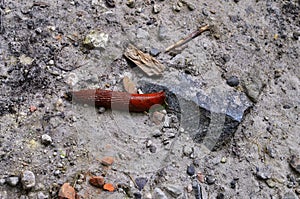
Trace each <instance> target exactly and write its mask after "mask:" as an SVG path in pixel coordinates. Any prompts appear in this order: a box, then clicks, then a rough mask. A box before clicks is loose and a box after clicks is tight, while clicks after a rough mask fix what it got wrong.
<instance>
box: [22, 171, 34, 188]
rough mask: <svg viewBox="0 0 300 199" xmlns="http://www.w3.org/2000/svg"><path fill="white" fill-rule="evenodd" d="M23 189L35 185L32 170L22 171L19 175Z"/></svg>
mask: <svg viewBox="0 0 300 199" xmlns="http://www.w3.org/2000/svg"><path fill="white" fill-rule="evenodd" d="M21 183H22V186H23V189H25V190H27V189H31V188H33V187H34V186H35V175H34V173H33V172H32V171H28V170H26V171H24V172H23V173H22V175H21Z"/></svg>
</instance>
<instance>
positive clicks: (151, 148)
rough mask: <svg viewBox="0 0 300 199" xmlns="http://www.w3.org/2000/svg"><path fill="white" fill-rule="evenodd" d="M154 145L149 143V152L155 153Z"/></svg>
mask: <svg viewBox="0 0 300 199" xmlns="http://www.w3.org/2000/svg"><path fill="white" fill-rule="evenodd" d="M156 149H157V148H156V146H154V145H151V146H150V147H149V150H150V152H151V153H156Z"/></svg>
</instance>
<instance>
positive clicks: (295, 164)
mask: <svg viewBox="0 0 300 199" xmlns="http://www.w3.org/2000/svg"><path fill="white" fill-rule="evenodd" d="M289 163H290V165H291V167H292V168H293V169H294V170H295V171H297V172H298V173H300V158H299V157H297V156H296V155H292V156H291V158H290V162H289Z"/></svg>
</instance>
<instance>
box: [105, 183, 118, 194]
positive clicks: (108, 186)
mask: <svg viewBox="0 0 300 199" xmlns="http://www.w3.org/2000/svg"><path fill="white" fill-rule="evenodd" d="M103 189H104V190H106V191H109V192H114V191H115V186H114V185H113V184H111V183H105V184H104V185H103Z"/></svg>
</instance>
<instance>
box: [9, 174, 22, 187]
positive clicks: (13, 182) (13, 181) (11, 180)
mask: <svg viewBox="0 0 300 199" xmlns="http://www.w3.org/2000/svg"><path fill="white" fill-rule="evenodd" d="M6 182H7V184H9V185H10V186H12V187H15V186H17V184H18V183H19V177H17V176H11V177H8V178H7V179H6Z"/></svg>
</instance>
